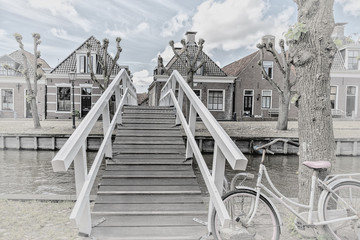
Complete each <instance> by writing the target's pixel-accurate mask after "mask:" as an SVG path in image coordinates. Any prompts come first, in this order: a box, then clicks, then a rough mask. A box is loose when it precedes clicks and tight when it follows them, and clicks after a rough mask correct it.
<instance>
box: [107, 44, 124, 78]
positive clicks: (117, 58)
mask: <svg viewBox="0 0 360 240" xmlns="http://www.w3.org/2000/svg"><path fill="white" fill-rule="evenodd" d="M120 41H121V38H120V37H117V38H116V49H117V51H116V55H115V57H114V61H113V63H112V65H111V68H110V72H109V76H110V75H111V73H112V71H113V70H114V68H115V65H116V62H117V61H118V60H119V57H120V53H121V51H122V48H121V47H120Z"/></svg>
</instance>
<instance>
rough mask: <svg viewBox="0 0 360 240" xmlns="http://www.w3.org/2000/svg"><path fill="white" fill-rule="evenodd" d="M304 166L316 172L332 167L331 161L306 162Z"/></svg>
mask: <svg viewBox="0 0 360 240" xmlns="http://www.w3.org/2000/svg"><path fill="white" fill-rule="evenodd" d="M302 164H303V165H305V166H307V167H308V168H311V169H314V170H319V169H327V168H329V167H331V163H330V162H329V161H305V162H303V163H302Z"/></svg>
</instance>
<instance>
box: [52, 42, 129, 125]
mask: <svg viewBox="0 0 360 240" xmlns="http://www.w3.org/2000/svg"><path fill="white" fill-rule="evenodd" d="M96 42H97V39H96V38H95V37H93V36H91V37H90V38H89V39H87V40H86V41H85V42H84V43H83V44H81V45H80V46H79V47H78V48H77V49H76V50H75V51H73V52H72V53H71V54H70V55H69V56H68V57H67V58H65V59H64V60H63V61H62V62H61V63H60V64H59V65H58V66H56V67H55V68H54V69H53V70H52V71H51V72H50V73H49V74H47V75H46V85H47V92H46V105H47V107H46V117H47V118H48V119H70V118H71V116H72V99H73V98H74V102H75V112H76V113H77V115H78V116H79V117H85V116H86V114H87V113H88V112H89V111H90V109H91V108H92V106H93V105H94V104H95V103H96V101H97V100H98V99H99V98H100V96H101V93H102V90H101V88H100V87H99V85H98V84H97V83H94V82H93V81H92V80H91V77H90V69H89V67H88V64H89V62H90V63H91V62H92V63H93V69H94V72H95V74H96V78H97V79H98V80H99V81H100V82H101V83H103V81H104V78H103V76H102V69H101V65H100V61H102V60H103V59H102V58H103V56H104V52H103V49H102V48H100V49H98V45H97V43H96ZM87 44H90V45H91V56H90V57H91V59H92V61H91V59H90V58H88V57H87V47H86V46H87ZM106 57H107V62H108V71H110V66H111V64H112V63H113V58H112V57H111V56H110V55H109V54H107V55H106ZM121 68H122V67H121V66H120V65H118V64H116V65H115V68H114V69H113V71H112V73H111V76H112V77H111V79H113V78H114V77H115V76H116V74H117V73H118V72H119V71H120V70H121ZM124 68H127V67H124ZM127 69H128V68H127ZM71 71H75V72H76V80H75V83H74V95H72V84H71V82H70V80H69V72H71Z"/></svg>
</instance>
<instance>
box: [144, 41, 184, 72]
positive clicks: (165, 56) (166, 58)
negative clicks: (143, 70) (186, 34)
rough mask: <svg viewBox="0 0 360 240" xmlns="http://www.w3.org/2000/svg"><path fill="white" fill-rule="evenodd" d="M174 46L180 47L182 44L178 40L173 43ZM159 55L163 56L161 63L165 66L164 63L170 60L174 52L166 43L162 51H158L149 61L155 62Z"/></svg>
mask: <svg viewBox="0 0 360 240" xmlns="http://www.w3.org/2000/svg"><path fill="white" fill-rule="evenodd" d="M174 46H175V48H182V45H181V43H180V42H176V43H175V44H174ZM159 55H161V57H162V58H163V63H164V66H166V64H167V63H168V62H169V61H170V60H171V58H172V57H173V56H174V52H173V50H172V49H171V47H170V46H169V45H167V46H166V47H165V49H164V51H162V52H158V54H157V55H156V57H154V58H153V59H151V62H155V63H157V59H158V56H159Z"/></svg>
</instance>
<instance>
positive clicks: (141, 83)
mask: <svg viewBox="0 0 360 240" xmlns="http://www.w3.org/2000/svg"><path fill="white" fill-rule="evenodd" d="M152 81H153V77H152V76H151V75H150V73H149V71H148V70H141V71H138V72H134V73H133V83H134V85H135V87H136V91H137V92H138V93H142V92H147V89H148V87H149V85H150V84H151V83H152Z"/></svg>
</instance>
